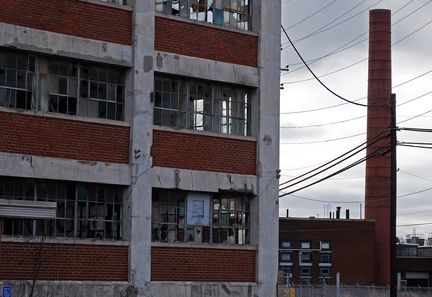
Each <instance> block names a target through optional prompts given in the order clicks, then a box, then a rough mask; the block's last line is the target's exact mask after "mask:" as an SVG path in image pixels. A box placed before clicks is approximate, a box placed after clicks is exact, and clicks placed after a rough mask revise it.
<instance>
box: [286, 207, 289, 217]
mask: <svg viewBox="0 0 432 297" xmlns="http://www.w3.org/2000/svg"><path fill="white" fill-rule="evenodd" d="M286 217H287V218H289V209H288V208H287V210H286Z"/></svg>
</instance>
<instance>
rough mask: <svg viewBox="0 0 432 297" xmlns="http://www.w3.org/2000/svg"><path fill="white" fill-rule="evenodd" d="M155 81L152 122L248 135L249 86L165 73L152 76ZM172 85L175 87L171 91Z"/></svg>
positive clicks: (249, 116) (250, 109) (157, 124)
mask: <svg viewBox="0 0 432 297" xmlns="http://www.w3.org/2000/svg"><path fill="white" fill-rule="evenodd" d="M154 81H155V84H154V95H153V96H154V100H153V101H154V106H153V111H154V119H153V124H154V125H156V126H167V127H173V128H183V129H189V130H196V131H207V132H214V133H221V134H229V135H238V136H250V135H251V112H252V108H251V98H250V97H251V96H250V91H249V89H248V88H245V87H239V86H235V85H230V84H222V83H216V82H209V81H204V80H198V79H186V78H180V77H171V76H164V75H155V77H154ZM174 84H175V85H176V86H177V87H176V88H175V91H172V89H174V87H173V86H174ZM167 85H168V86H167ZM200 89H202V90H203V91H202V92H200V91H199V90H200ZM168 98H169V99H168ZM167 101H169V103H167ZM173 102H175V104H173ZM224 106H225V108H224Z"/></svg>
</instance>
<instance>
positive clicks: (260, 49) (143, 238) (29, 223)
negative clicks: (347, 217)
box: [0, 0, 281, 297]
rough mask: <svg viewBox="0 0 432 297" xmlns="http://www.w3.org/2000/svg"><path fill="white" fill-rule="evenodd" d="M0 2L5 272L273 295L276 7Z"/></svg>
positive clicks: (72, 285) (136, 288) (77, 290)
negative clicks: (1, 3)
mask: <svg viewBox="0 0 432 297" xmlns="http://www.w3.org/2000/svg"><path fill="white" fill-rule="evenodd" d="M3 4H4V5H3V6H2V9H1V11H0V29H1V32H2V34H0V126H1V127H2V133H1V134H0V219H1V220H2V228H1V232H2V236H1V245H0V263H1V265H0V280H1V281H2V282H3V283H5V282H7V283H13V284H14V286H15V287H13V289H14V290H15V289H16V288H18V287H19V286H20V284H25V283H26V282H27V281H29V280H30V281H31V280H34V279H37V280H38V281H44V282H42V283H41V286H42V285H44V286H49V285H50V282H52V281H60V284H56V285H55V286H56V288H57V287H59V288H61V290H63V289H65V290H70V292H69V291H68V293H69V295H71V296H113V295H118V294H117V293H118V292H119V290H125V288H128V289H127V290H128V291H127V292H126V293H128V292H129V293H130V292H132V293H137V294H138V295H141V296H148V295H152V296H170V297H175V296H201V295H206V296H207V295H208V294H207V293H208V292H211V295H212V296H228V295H234V294H240V295H242V296H252V295H254V296H255V295H258V296H265V297H268V296H274V294H275V285H276V276H277V236H278V230H277V225H278V224H277V221H278V218H277V213H278V193H277V192H278V191H277V187H278V181H277V177H278V168H279V160H278V155H279V129H278V125H279V70H280V13H281V9H280V5H281V4H280V1H278V0H265V1H264V0H256V1H249V0H224V1H199V2H196V1H181V2H180V3H179V1H171V0H154V1H153V0H152V1H150V0H136V1H133V0H109V1H107V0H52V1H37V0H31V1H22V0H18V1H7V2H5V3H3ZM107 282H109V283H107ZM63 284H66V285H65V286H63ZM98 286H104V289H103V290H97V289H96V288H99V287H98ZM130 290H132V291H130ZM86 292H87V293H86ZM88 292H91V293H88ZM197 294H198V295H197ZM200 294H201V295H200Z"/></svg>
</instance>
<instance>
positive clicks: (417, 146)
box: [398, 144, 432, 150]
mask: <svg viewBox="0 0 432 297" xmlns="http://www.w3.org/2000/svg"><path fill="white" fill-rule="evenodd" d="M398 145H400V146H406V147H413V148H422V149H429V150H430V149H432V147H430V146H423V145H413V144H398Z"/></svg>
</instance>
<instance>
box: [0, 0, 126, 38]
mask: <svg viewBox="0 0 432 297" xmlns="http://www.w3.org/2000/svg"><path fill="white" fill-rule="evenodd" d="M0 7H1V9H0V22H3V23H9V24H13V25H18V26H24V27H30V28H35V29H40V30H46V31H51V32H56V33H62V34H67V35H74V36H79V37H83V38H90V39H96V40H102V41H107V42H113V43H119V44H126V45H131V44H132V12H131V11H127V10H123V9H118V8H115V7H108V6H103V5H98V4H93V3H88V2H82V1H80V0H49V1H40V0H13V1H10V0H0Z"/></svg>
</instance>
